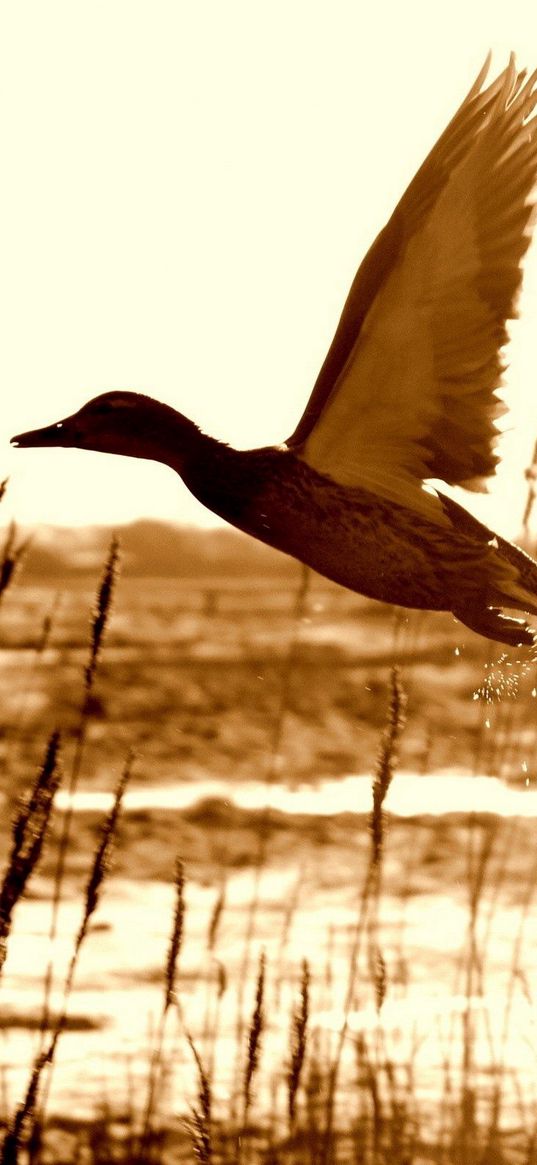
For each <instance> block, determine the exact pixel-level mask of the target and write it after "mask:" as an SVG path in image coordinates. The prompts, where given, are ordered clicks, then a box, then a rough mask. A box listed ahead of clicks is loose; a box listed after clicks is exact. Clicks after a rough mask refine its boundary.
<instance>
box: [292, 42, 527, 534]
mask: <svg viewBox="0 0 537 1165" xmlns="http://www.w3.org/2000/svg"><path fill="white" fill-rule="evenodd" d="M485 72H486V66H485V69H484V70H483V71H482V73H481V74H480V75H479V77H478V78H477V81H476V83H475V85H474V86H473V88H472V90H471V91H470V93H469V94H468V96H467V98H466V99H465V101H464V102H463V104H462V106H461V107H460V109H459V111H458V113H457V114H456V115H455V117H454V119H453V120H452V122H451V123H450V125H449V126H448V128H447V129H446V131H445V132H444V134H443V135H442V136H441V138H440V139H439V141H438V143H437V144H436V146H435V147H434V149H433V150H432V152H431V154H430V155H429V157H428V158H427V160H426V161H425V163H424V164H423V166H422V167H421V169H420V170H419V171H418V173H417V175H416V177H415V178H414V180H413V181H412V183H411V184H410V186H409V188H408V190H407V191H406V193H405V195H404V196H403V198H402V200H401V202H400V203H399V206H398V207H397V209H396V211H395V212H394V214H393V216H392V218H391V219H390V221H389V223H388V225H387V226H386V227H385V229H384V231H383V232H382V233H381V234H380V235H379V237H378V239H377V241H376V242H375V243H374V245H373V247H372V248H371V250H370V251H369V253H368V255H367V256H366V258H365V260H364V262H363V263H362V266H361V267H360V270H359V271H358V274H357V276H356V278H355V281H354V283H353V286H352V288H351V291H350V294H349V297H348V299H347V303H346V305H345V308H344V311H343V315H342V317H341V321H340V324H339V327H338V329H337V332H336V335H335V337H334V340H333V343H332V346H331V348H330V350H329V352H328V355H327V358H326V360H325V363H324V365H323V368H322V369H321V372H320V375H319V378H318V380H317V383H316V385H315V388H314V390H313V393H312V395H311V397H310V401H309V403H308V406H307V408H306V411H305V413H304V415H303V417H302V420H301V421H300V423H299V425H298V427H297V429H296V431H295V433H294V434H293V436H292V437H291V438H290V439H289V441H288V444H289V445H290V446H291V448H293V451H294V452H296V453H298V454H299V455H300V456H301V457H303V458H304V459H305V460H306V461H307V462H308V463H309V464H310V465H311V466H312V467H313V468H315V469H317V470H318V471H319V472H321V473H324V474H327V475H328V476H330V477H333V478H334V479H335V480H337V481H339V482H341V483H343V484H349V485H360V486H363V487H365V488H369V489H372V490H374V491H375V492H377V493H379V494H380V495H381V496H382V497H385V498H387V499H389V500H395V501H398V502H400V503H402V504H405V505H408V506H410V507H411V508H414V509H416V510H418V511H420V512H423V513H427V514H428V515H429V516H430V517H432V516H433V514H434V515H436V517H437V519H438V521H440V522H445V521H446V515H445V511H444V509H443V507H442V506H441V504H440V503H439V502H438V500H437V498H436V496H435V494H434V491H433V492H431V491H426V490H424V487H423V481H424V479H427V478H440V479H442V480H444V481H447V482H449V483H450V484H453V485H456V484H458V485H464V486H466V487H467V488H470V489H482V488H483V483H484V480H485V479H486V478H487V477H488V476H489V475H490V474H491V473H493V472H494V469H495V466H496V463H497V460H498V458H497V456H496V453H495V445H496V440H497V437H498V429H497V424H496V422H497V419H498V417H499V416H500V415H501V413H502V412H504V411H505V409H504V406H503V404H502V402H501V400H500V399H499V397H498V394H497V390H498V388H499V387H500V383H501V374H502V363H501V359H500V349H501V347H502V345H503V344H504V343H505V341H506V339H507V332H506V326H505V324H506V320H507V319H508V318H511V317H513V316H514V315H515V313H516V296H517V292H518V289H519V286H520V281H521V269H520V263H521V259H522V256H523V254H524V252H525V250H526V248H527V246H528V242H529V230H528V226H529V220H530V217H531V214H532V207H531V205H530V196H531V193H532V190H533V187H534V185H535V181H536V177H537V130H536V125H537V118H532V117H531V114H532V111H533V109H534V106H535V104H536V103H537V93H536V92H534V86H535V83H536V80H537V75H536V74H533V75H532V76H531V77H530V78H529V79H528V80H527V81H526V80H525V75H524V74H523V73H520V74H518V75H517V73H516V70H515V66H514V62H513V60H511V62H510V64H509V66H508V68H507V69H506V70H505V71H504V72H503V73H502V74H501V75H500V77H498V78H497V79H496V81H495V82H493V84H491V85H490V86H489V87H488V88H487V89H485V90H484V91H483V92H480V89H481V85H482V83H483V79H484V75H485Z"/></svg>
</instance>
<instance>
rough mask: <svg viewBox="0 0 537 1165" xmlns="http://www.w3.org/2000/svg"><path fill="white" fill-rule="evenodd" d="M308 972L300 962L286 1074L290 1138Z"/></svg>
mask: <svg viewBox="0 0 537 1165" xmlns="http://www.w3.org/2000/svg"><path fill="white" fill-rule="evenodd" d="M309 995H310V970H309V966H308V962H307V960H306V959H303V960H302V974H301V979H300V1000H299V1003H298V1006H297V1007H296V1008H295V1010H294V1011H293V1015H292V1019H291V1056H290V1063H289V1069H288V1072H287V1114H288V1119H289V1135H290V1137H291V1138H292V1137H293V1134H294V1132H295V1125H296V1099H297V1094H298V1088H299V1085H300V1080H301V1076H302V1069H303V1067H304V1060H305V1058H306V1045H307V1035H308V1022H309V1003H310V999H309Z"/></svg>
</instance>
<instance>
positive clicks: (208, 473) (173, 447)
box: [138, 405, 244, 521]
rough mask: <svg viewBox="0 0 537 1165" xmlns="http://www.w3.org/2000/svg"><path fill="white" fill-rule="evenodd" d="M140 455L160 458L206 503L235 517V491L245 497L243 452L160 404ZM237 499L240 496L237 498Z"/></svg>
mask: <svg viewBox="0 0 537 1165" xmlns="http://www.w3.org/2000/svg"><path fill="white" fill-rule="evenodd" d="M138 456H141V457H145V458H149V459H151V460H154V461H161V462H162V463H163V464H164V465H169V466H170V469H174V470H175V472H176V473H178V474H179V476H180V477H182V479H183V481H184V483H185V485H186V486H187V487H188V489H189V490H190V491H191V493H193V494H194V496H195V497H197V498H198V499H199V501H201V502H202V503H203V504H204V505H205V506H207V507H208V508H209V509H211V510H213V511H214V512H215V513H217V514H220V515H221V516H222V517H225V518H227V519H228V520H230V521H233V516H232V514H231V513H230V507H231V511H234V510H235V508H236V499H235V495H236V494H238V495H239V496H242V497H244V485H243V483H242V480H240V479H241V473H240V467H239V465H238V464H237V463H238V462H240V463H242V459H243V456H244V455H243V454H241V453H240V452H239V451H238V450H236V449H233V448H231V447H230V446H229V445H225V444H224V443H223V442H222V441H217V440H216V438H215V437H209V436H208V435H207V434H206V433H203V432H202V431H201V429H199V428H198V426H197V425H195V424H194V422H193V421H190V420H189V419H188V417H185V416H183V415H182V413H178V412H176V411H175V409H172V408H169V406H167V405H161V406H159V409H158V412H157V413H155V414H154V415H153V417H152V418H151V424H150V425H148V426H147V428H146V429H145V431H144V434H143V439H142V438H141V440H140V452H139V454H138ZM237 500H238V499H237Z"/></svg>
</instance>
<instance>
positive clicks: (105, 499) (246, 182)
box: [0, 0, 537, 534]
mask: <svg viewBox="0 0 537 1165" xmlns="http://www.w3.org/2000/svg"><path fill="white" fill-rule="evenodd" d="M489 48H491V49H492V51H493V71H498V70H499V69H501V68H502V67H503V66H504V65H505V63H506V62H507V58H508V53H509V51H510V50H511V49H513V50H515V52H516V53H517V59H518V62H519V64H520V65H521V66H522V65H527V66H529V67H535V66H537V8H536V7H535V4H534V3H525V2H519V3H517V0H513V2H511V3H509V4H505V3H504V0H502V3H498V2H497V0H489V2H488V3H485V2H482V0H473V2H470V3H469V2H468V0H464V2H461V0H449V3H447V2H445V3H435V4H431V3H430V0H428V2H419V0H405V3H401V2H400V0H384V2H382V0H378V2H377V3H370V2H368V3H362V2H361V0H352V2H351V0H271V2H270V3H268V2H264V0H225V2H223V0H196V2H195V3H194V2H192V0H189V2H186V0H91V2H87V0H85V2H81V0H47V3H46V4H44V3H43V0H18V2H17V3H16V4H13V3H10V2H9V0H0V149H1V156H2V170H3V180H2V186H1V192H0V204H1V214H0V236H1V237H0V252H1V263H0V314H1V318H2V324H3V326H2V344H1V346H0V378H1V385H2V388H1V394H2V395H1V401H2V408H1V413H0V473H1V474H2V476H7V475H9V477H10V488H9V492H8V497H7V499H6V501H5V502H4V503H2V519H3V520H4V521H5V520H7V519H10V518H12V517H14V518H15V519H16V520H17V521H18V522H20V523H21V524H38V525H39V524H63V525H69V524H86V523H92V524H93V523H97V522H98V523H102V522H105V523H111V524H117V523H119V522H122V521H129V520H132V519H135V518H137V517H141V516H156V517H161V518H166V519H172V520H176V521H180V522H190V523H207V522H212V521H216V519H213V518H212V516H211V515H209V514H207V512H206V511H204V510H203V509H202V507H201V506H200V505H199V504H198V503H197V502H196V501H195V500H194V499H192V498H191V497H190V496H189V494H188V492H187V490H186V489H185V487H184V486H183V485H182V483H181V482H180V481H179V479H178V478H177V477H175V476H174V475H173V474H172V473H171V471H170V470H169V469H166V468H165V467H163V466H158V465H155V464H152V463H149V462H141V461H130V460H129V459H125V458H115V457H106V456H105V455H100V454H96V453H88V452H81V451H73V450H48V451H47V450H24V451H23V450H13V449H10V448H9V437H10V436H11V435H12V434H13V433H17V432H21V431H23V430H25V429H28V428H35V427H37V426H40V425H42V424H46V423H49V422H52V421H56V420H58V419H60V418H61V417H62V416H65V415H66V414H68V413H70V412H73V411H74V410H76V409H77V408H78V407H79V406H80V405H81V404H82V403H83V402H84V401H85V400H87V399H88V398H90V397H91V396H94V395H96V394H97V393H99V392H103V391H105V390H107V389H122V388H123V389H134V390H137V391H143V392H147V393H149V394H150V395H152V396H155V397H157V398H158V399H160V400H163V401H166V402H168V403H169V404H171V405H173V406H174V407H176V408H178V409H179V410H180V411H181V412H184V413H186V414H187V415H189V416H191V417H192V418H193V419H194V420H195V421H196V422H197V423H198V424H199V425H201V427H202V428H203V429H205V430H206V431H207V432H209V433H211V434H213V435H214V436H217V437H220V438H221V439H223V440H226V441H229V442H231V443H233V444H235V445H238V446H239V447H243V448H244V447H248V446H255V445H264V444H269V443H271V442H273V441H275V442H279V441H281V440H283V439H284V438H285V437H286V436H287V435H289V433H290V432H292V430H293V429H294V427H295V425H296V422H297V420H298V418H299V417H300V415H301V413H302V411H303V408H304V405H305V402H306V400H307V397H308V395H309V392H310V390H311V387H312V385H313V382H314V380H315V376H316V373H317V371H318V368H319V366H320V364H321V363H322V360H323V357H324V354H325V352H326V349H327V347H328V345H329V343H330V339H331V337H332V334H333V331H334V329H335V326H336V323H337V320H338V317H339V314H340V311H341V307H342V304H343V301H344V298H345V295H346V293H347V290H348V287H349V284H350V282H351V280H352V278H353V276H354V273H355V270H356V268H357V266H358V264H359V261H360V259H361V257H362V256H363V254H364V253H365V251H366V250H367V248H368V246H369V245H370V243H371V242H372V241H373V239H374V237H375V235H376V234H377V233H378V231H379V230H380V229H381V227H382V226H383V225H384V223H385V221H386V219H387V218H388V216H389V214H390V213H391V211H392V209H393V207H394V206H395V204H396V203H397V201H398V199H399V197H400V196H401V194H402V192H403V190H404V188H405V187H406V185H407V183H408V181H409V180H410V178H411V177H412V176H413V174H414V173H415V171H416V169H417V167H418V166H419V164H420V163H421V161H422V160H423V158H424V157H425V155H426V153H427V152H428V150H429V149H430V148H431V146H432V145H433V143H434V141H435V140H436V138H437V137H438V135H439V134H440V132H441V131H442V129H443V128H444V126H445V125H446V123H447V122H448V120H449V119H450V117H451V116H452V114H453V112H454V111H455V109H456V107H457V105H458V104H459V102H460V101H461V99H462V97H463V96H464V94H465V92H466V91H467V89H468V88H469V86H470V84H471V83H472V81H473V79H474V77H475V75H476V74H477V72H478V70H479V68H480V66H481V64H482V63H483V60H484V58H485V55H486V52H487V50H488V49H489ZM525 288H526V290H525V295H524V298H523V300H522V303H521V311H522V318H521V320H520V322H518V323H517V324H516V325H515V326H514V328H513V343H512V344H511V351H510V360H511V366H510V371H509V376H508V400H509V403H510V404H511V406H512V414H511V417H510V420H509V425H510V429H511V431H510V433H509V434H508V436H507V437H506V438H505V441H504V448H505V465H504V467H503V469H502V472H501V473H500V474H499V476H498V479H497V481H496V483H495V485H494V488H493V490H492V492H491V495H490V496H489V497H487V498H484V499H482V498H478V499H477V500H476V499H475V498H474V497H470V496H469V495H465V497H466V499H467V502H468V505H469V506H470V507H471V508H473V509H474V512H477V513H478V514H479V516H481V517H483V518H484V519H485V520H487V521H489V522H491V523H492V524H494V525H495V527H496V528H497V529H498V530H499V531H500V532H501V533H506V534H515V533H516V531H517V529H518V527H519V525H520V514H521V511H522V506H523V497H524V491H525V483H524V476H523V471H524V468H525V466H526V465H527V464H528V462H529V459H530V456H531V450H532V446H533V442H534V440H535V437H536V436H537V385H536V377H537V249H534V250H533V251H532V253H531V254H530V256H529V259H528V262H527V268H526V280H525Z"/></svg>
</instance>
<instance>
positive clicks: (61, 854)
mask: <svg viewBox="0 0 537 1165" xmlns="http://www.w3.org/2000/svg"><path fill="white" fill-rule="evenodd" d="M118 557H119V543H118V540H117V538H116V536H115V535H114V536H113V538H112V540H111V543H110V548H109V551H108V556H107V558H106V561H105V565H104V570H103V574H102V577H101V582H100V585H99V589H98V591H97V598H96V604H95V609H94V612H93V615H92V619H91V631H90V648H89V658H88V663H87V665H86V667H85V669H84V694H83V701H82V707H81V711H80V716H79V721H78V726H77V730H76V737H75V753H74V758H73V763H72V766H71V773H70V777H69V784H68V790H67V792H68V803H67V807H66V809H65V813H64V816H63V821H62V830H61V834H60V839H59V843H58V852H57V859H56V869H55V873H54V892H53V896H52V911H51V921H50V929H49V944H50V951H51V955H50V958H49V961H48V964H47V970H46V974H45V983H44V988H43V1014H42V1019H41V1037H42V1047H43V1046H44V1041H45V1035H46V1032H47V1030H48V1027H49V1017H50V995H51V991H52V978H53V970H54V968H53V959H52V952H53V948H54V943H55V941H56V937H57V933H58V915H59V909H60V902H61V896H62V889H63V882H64V877H65V863H66V860H67V851H68V845H69V838H70V834H71V825H72V819H73V811H74V810H73V804H74V795H75V792H76V788H77V784H78V778H79V776H80V769H81V766H82V758H83V753H84V747H85V742H86V732H87V726H88V720H89V712H90V703H91V696H92V692H93V684H94V680H95V673H96V668H97V662H98V659H99V656H100V652H101V649H102V644H103V638H104V633H105V630H106V626H107V623H108V620H109V617H110V611H111V606H112V598H113V592H114V584H115V581H116V578H117V571H118Z"/></svg>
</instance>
